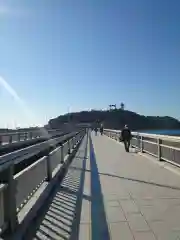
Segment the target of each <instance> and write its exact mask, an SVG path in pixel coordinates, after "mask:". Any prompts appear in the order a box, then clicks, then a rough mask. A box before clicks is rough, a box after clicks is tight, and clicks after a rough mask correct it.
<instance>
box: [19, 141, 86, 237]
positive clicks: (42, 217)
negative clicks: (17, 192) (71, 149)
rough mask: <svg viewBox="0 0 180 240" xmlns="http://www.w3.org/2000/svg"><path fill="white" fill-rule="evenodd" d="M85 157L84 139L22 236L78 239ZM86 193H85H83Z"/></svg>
mask: <svg viewBox="0 0 180 240" xmlns="http://www.w3.org/2000/svg"><path fill="white" fill-rule="evenodd" d="M86 157H87V140H86V143H85V148H83V150H82V148H81V146H80V151H78V155H77V154H76V157H75V159H74V160H73V162H72V163H71V166H72V167H77V169H69V170H68V172H67V174H66V176H65V178H64V179H63V181H62V183H59V186H57V187H56V189H55V190H54V192H53V194H52V195H51V197H50V198H49V199H48V202H46V203H45V206H44V207H43V209H41V211H40V212H38V213H37V217H36V219H35V220H34V221H33V223H32V224H31V226H30V227H29V229H28V232H27V233H26V235H25V236H24V240H30V239H34V240H42V239H47V240H60V239H64V240H66V239H67V240H68V239H73V240H77V239H78V234H79V224H80V215H81V205H82V197H83V187H84V178H85V166H86ZM84 197H85V196H84Z"/></svg>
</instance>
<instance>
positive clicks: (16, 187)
mask: <svg viewBox="0 0 180 240" xmlns="http://www.w3.org/2000/svg"><path fill="white" fill-rule="evenodd" d="M85 134H86V130H85V129H84V130H81V131H79V132H75V133H74V134H73V136H71V137H68V138H67V140H65V139H64V140H63V141H62V139H61V142H62V143H61V142H58V140H57V139H56V144H57V143H58V144H60V145H59V146H58V147H56V148H55V149H54V150H53V151H51V152H50V153H49V154H48V155H47V156H44V157H42V158H40V159H38V160H37V161H35V162H34V163H33V164H31V165H30V166H28V167H27V168H25V169H23V170H22V171H21V172H19V173H17V174H14V166H15V161H9V162H10V164H8V165H7V164H5V167H4V168H3V167H2V168H0V230H1V231H4V230H6V231H8V232H14V231H15V230H16V228H17V226H18V224H19V220H18V213H19V212H20V211H21V210H22V209H23V207H24V206H25V205H26V203H28V201H29V200H30V199H31V197H32V196H33V195H34V193H35V192H37V190H38V189H39V188H40V186H42V184H44V183H46V185H48V184H49V183H50V182H51V180H52V179H53V178H54V176H55V175H56V173H57V171H58V170H60V169H61V167H62V168H63V166H64V164H66V160H67V159H68V156H69V154H71V153H72V152H74V149H75V148H77V146H78V144H79V143H80V142H81V140H82V139H83V137H84V135H85ZM53 140H54V139H53ZM46 144H47V143H46ZM51 144H52V143H51ZM46 146H48V145H46ZM22 151H23V150H22ZM11 157H13V156H11ZM16 157H17V158H18V155H17V156H16ZM16 157H15V159H16V161H18V160H17V158H16ZM20 157H21V160H22V156H20Z"/></svg>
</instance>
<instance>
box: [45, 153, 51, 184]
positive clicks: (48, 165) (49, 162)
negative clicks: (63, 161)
mask: <svg viewBox="0 0 180 240" xmlns="http://www.w3.org/2000/svg"><path fill="white" fill-rule="evenodd" d="M46 163H47V181H48V182H50V181H51V179H52V169H51V157H50V155H49V154H48V155H47V159H46Z"/></svg>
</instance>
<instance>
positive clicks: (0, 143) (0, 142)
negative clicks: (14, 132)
mask: <svg viewBox="0 0 180 240" xmlns="http://www.w3.org/2000/svg"><path fill="white" fill-rule="evenodd" d="M2 142H3V140H2V136H1V135H0V145H2Z"/></svg>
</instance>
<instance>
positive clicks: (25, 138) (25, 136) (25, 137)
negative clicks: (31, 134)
mask: <svg viewBox="0 0 180 240" xmlns="http://www.w3.org/2000/svg"><path fill="white" fill-rule="evenodd" d="M27 134H28V133H26V132H25V133H24V141H26V140H27V137H28V136H27Z"/></svg>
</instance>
